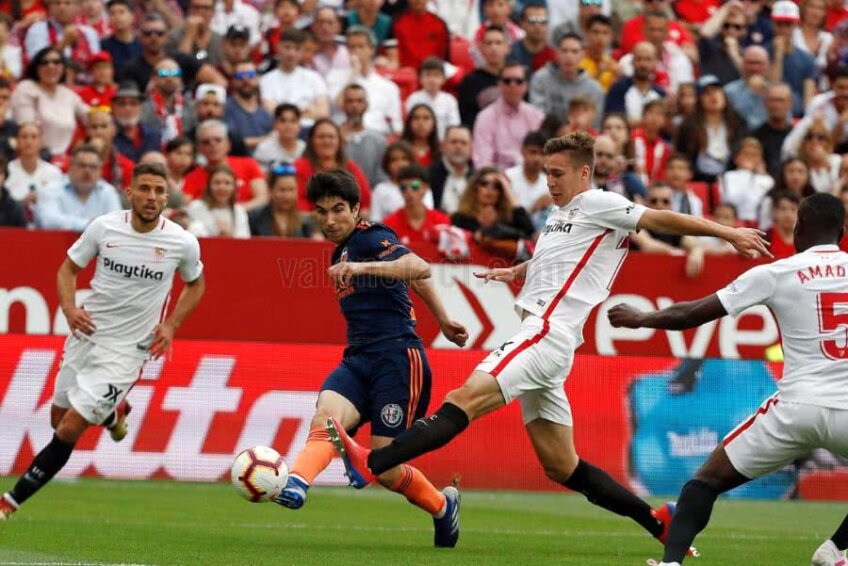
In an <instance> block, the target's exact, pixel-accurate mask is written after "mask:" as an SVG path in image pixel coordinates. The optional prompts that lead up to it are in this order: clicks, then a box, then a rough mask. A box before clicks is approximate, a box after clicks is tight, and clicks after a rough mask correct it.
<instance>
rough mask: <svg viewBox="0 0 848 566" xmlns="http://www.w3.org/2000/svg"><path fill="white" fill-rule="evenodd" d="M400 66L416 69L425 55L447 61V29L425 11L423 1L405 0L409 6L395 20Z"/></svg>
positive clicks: (448, 35) (448, 37) (430, 13)
mask: <svg viewBox="0 0 848 566" xmlns="http://www.w3.org/2000/svg"><path fill="white" fill-rule="evenodd" d="M395 37H397V39H398V59H399V62H400V66H401V67H412V68H413V69H418V67H420V66H421V63H423V62H424V59H426V58H427V57H438V58H440V59H442V60H443V61H450V31H449V30H448V25H447V24H446V23H445V21H444V20H443V19H442V18H440V17H439V16H437V15H436V14H434V13H432V12H429V11H428V10H427V0H409V9H408V10H407V11H406V12H404V13H402V14H401V15H399V16H398V18H397V19H396V20H395Z"/></svg>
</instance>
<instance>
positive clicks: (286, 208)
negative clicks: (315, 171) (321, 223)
mask: <svg viewBox="0 0 848 566" xmlns="http://www.w3.org/2000/svg"><path fill="white" fill-rule="evenodd" d="M296 173H297V170H296V169H295V168H294V166H293V165H291V164H289V163H280V164H277V165H275V166H274V167H273V168H272V169H271V171H270V174H269V176H268V185H269V186H270V188H271V202H269V203H268V204H267V205H266V206H263V207H262V208H258V209H256V210H254V211H253V212H251V213H250V215H249V222H250V234H251V236H265V237H277V238H312V239H318V240H321V239H323V237H322V236H321V235H320V233H319V232H318V230H317V228H316V226H315V223H314V222H313V221H312V219H311V217H310V216H309V214H307V213H303V212H301V211H299V210H298V209H297V177H295V175H296Z"/></svg>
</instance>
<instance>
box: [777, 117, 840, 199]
mask: <svg viewBox="0 0 848 566" xmlns="http://www.w3.org/2000/svg"><path fill="white" fill-rule="evenodd" d="M796 128H797V129H798V130H801V131H803V138H801V145H800V146H799V147H798V148H797V152H796V151H794V149H795V148H794V147H793V143H792V142H791V141H790V140H791V139H797V137H796V136H795V135H793V136H792V138H791V139H790V138H787V141H786V142H785V143H784V145H783V152H782V153H783V157H784V158H788V157H799V158H801V159H802V160H804V162H805V163H806V164H807V167H809V169H810V183H811V184H812V185H813V188H815V189H816V191H818V192H820V193H833V194H836V191H837V184H838V183H839V166H840V164H841V163H842V158H841V157H840V156H839V155H838V154H836V153H833V138H832V137H831V132H830V129H829V128H828V127H827V126H826V125H825V123H824V122H823V121H822V120H820V119H813V120H812V121H808V120H802V121H801V122H799V123H798V125H797V126H796Z"/></svg>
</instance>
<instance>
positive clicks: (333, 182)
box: [306, 169, 359, 209]
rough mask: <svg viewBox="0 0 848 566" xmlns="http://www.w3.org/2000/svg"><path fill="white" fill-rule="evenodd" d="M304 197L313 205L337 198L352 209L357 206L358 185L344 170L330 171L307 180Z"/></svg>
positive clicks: (354, 178)
mask: <svg viewBox="0 0 848 566" xmlns="http://www.w3.org/2000/svg"><path fill="white" fill-rule="evenodd" d="M306 196H307V198H309V202H311V203H312V204H313V205H314V204H315V203H316V202H318V201H319V200H321V199H323V198H327V197H338V198H340V199H342V200H343V201H345V202H346V203H348V205H350V208H351V209H353V207H355V206H356V205H357V204H359V185H358V184H357V182H356V177H354V176H353V175H352V174H351V173H350V172H349V171H347V170H346V169H330V170H329V171H326V172H322V173H316V174H314V175H312V177H310V178H309V182H307V183H306Z"/></svg>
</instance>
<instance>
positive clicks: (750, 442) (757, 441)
mask: <svg viewBox="0 0 848 566" xmlns="http://www.w3.org/2000/svg"><path fill="white" fill-rule="evenodd" d="M816 448H825V449H826V450H830V451H831V452H833V453H834V454H836V455H838V456H842V457H843V458H848V410H844V409H831V408H828V407H819V406H816V405H804V404H801V403H793V402H791V401H786V400H784V399H781V398H780V396H779V395H778V394H775V395H773V396H771V397H769V398H768V399H766V400H765V402H763V404H762V405H760V408H759V409H757V411H756V412H755V413H754V414H753V415H751V416H750V417H749V418H748V419H747V420H746V421H745V422H743V423H742V424H740V425H739V426H737V427H736V428H735V429H734V430H733V431H732V432H730V434H728V435H727V436H726V437H725V438H724V450H725V452H727V456H728V458H730V463H731V464H733V467H734V468H736V470H737V471H738V472H739V473H740V474H742V475H743V476H745V477H747V478H750V479H756V478H759V477H762V476H765V475H768V474H770V473H772V472H775V471H777V470H779V469H781V468H783V467H784V466H786V465H787V464H789V463H790V462H792V461H793V460H797V459H798V458H802V457H804V456H806V455H807V454H809V453H810V452H812V451H813V450H815V449H816Z"/></svg>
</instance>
